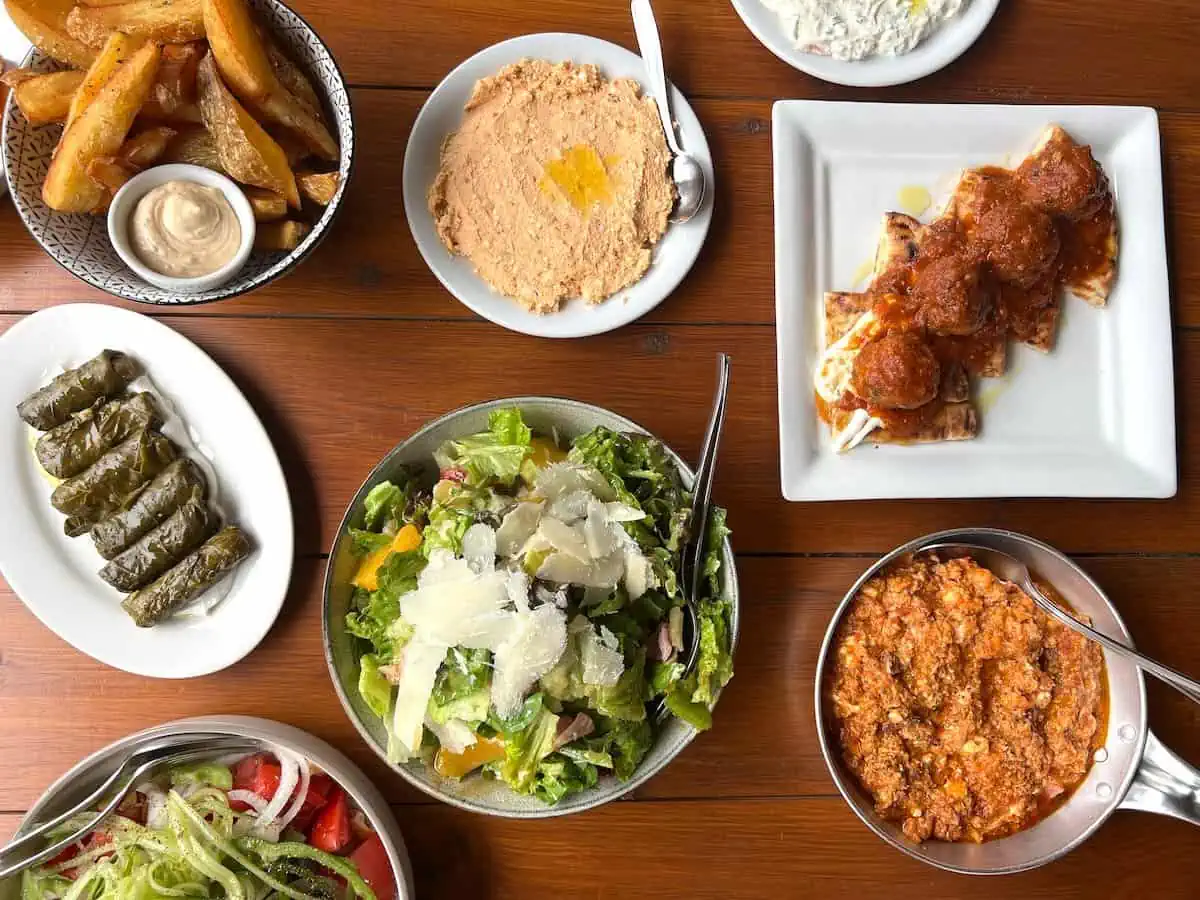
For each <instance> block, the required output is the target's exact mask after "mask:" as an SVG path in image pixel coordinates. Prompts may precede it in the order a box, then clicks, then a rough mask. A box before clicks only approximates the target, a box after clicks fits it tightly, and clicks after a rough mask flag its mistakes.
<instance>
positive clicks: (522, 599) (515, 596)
mask: <svg viewBox="0 0 1200 900" xmlns="http://www.w3.org/2000/svg"><path fill="white" fill-rule="evenodd" d="M504 590H505V591H506V592H507V593H508V599H509V601H510V602H511V603H512V605H513V606H515V607H516V608H517V612H527V611H528V610H529V576H528V575H526V574H525V573H524V572H522V571H521V570H520V569H514V570H513V571H511V572H509V573H508V579H507V580H506V581H505V582H504Z"/></svg>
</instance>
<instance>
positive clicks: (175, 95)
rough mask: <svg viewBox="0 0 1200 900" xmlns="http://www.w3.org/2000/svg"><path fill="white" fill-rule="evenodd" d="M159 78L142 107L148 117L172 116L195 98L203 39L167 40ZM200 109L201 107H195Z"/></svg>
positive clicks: (166, 118) (168, 117) (167, 117)
mask: <svg viewBox="0 0 1200 900" xmlns="http://www.w3.org/2000/svg"><path fill="white" fill-rule="evenodd" d="M162 54H163V55H162V63H161V64H160V65H159V67H158V80H157V81H155V82H154V87H153V88H151V90H150V99H149V100H148V101H146V105H145V106H144V107H143V108H142V115H143V116H145V117H146V118H147V119H155V120H158V121H164V120H169V119H171V118H172V117H174V116H176V115H177V114H178V113H179V112H180V110H183V109H185V108H186V107H187V106H189V105H191V104H195V102H196V69H197V68H199V66H200V60H201V59H203V58H204V42H203V41H190V42H188V43H186V44H164V45H163V50H162ZM196 111H197V113H198V112H199V110H198V109H197V110H196Z"/></svg>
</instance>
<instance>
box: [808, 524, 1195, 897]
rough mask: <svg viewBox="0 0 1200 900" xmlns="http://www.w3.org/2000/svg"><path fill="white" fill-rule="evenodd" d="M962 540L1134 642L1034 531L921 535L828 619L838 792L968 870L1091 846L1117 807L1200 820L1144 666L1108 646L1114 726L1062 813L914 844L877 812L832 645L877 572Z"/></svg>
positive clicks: (894, 838)
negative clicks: (841, 727) (1003, 556)
mask: <svg viewBox="0 0 1200 900" xmlns="http://www.w3.org/2000/svg"><path fill="white" fill-rule="evenodd" d="M948 541H959V542H963V543H972V544H979V545H982V546H985V547H992V548H994V549H996V550H1000V551H1003V552H1005V553H1009V554H1011V555H1013V556H1015V557H1017V558H1018V559H1020V560H1021V561H1022V562H1024V563H1025V564H1026V566H1028V567H1029V569H1030V571H1031V572H1034V573H1036V574H1037V575H1038V576H1039V577H1040V578H1042V579H1044V580H1045V581H1046V582H1048V583H1049V584H1050V585H1052V586H1053V587H1054V589H1055V590H1056V591H1057V592H1058V593H1059V594H1061V595H1062V597H1063V598H1064V599H1065V600H1066V601H1067V602H1068V603H1070V604H1071V605H1072V606H1073V607H1074V608H1075V609H1076V610H1078V611H1080V612H1082V613H1085V614H1086V615H1088V616H1090V617H1091V619H1092V624H1093V625H1094V626H1095V627H1096V628H1097V629H1098V630H1100V631H1102V632H1104V633H1105V634H1107V635H1108V636H1110V637H1113V638H1116V639H1118V640H1121V641H1123V642H1125V643H1127V644H1132V639H1131V638H1130V635H1129V631H1128V630H1127V629H1126V628H1125V623H1124V622H1122V621H1121V617H1120V616H1119V615H1118V614H1117V611H1116V609H1115V608H1114V607H1113V605H1112V603H1111V601H1109V599H1108V597H1106V596H1105V594H1104V592H1103V591H1102V590H1101V589H1100V587H1099V585H1097V584H1096V583H1095V582H1094V581H1092V579H1091V578H1089V577H1088V575H1087V573H1085V572H1084V571H1083V570H1082V569H1080V568H1079V567H1078V566H1077V565H1075V563H1073V562H1071V560H1069V559H1068V558H1067V557H1066V556H1064V555H1063V554H1061V553H1059V552H1058V551H1057V550H1055V549H1053V548H1052V547H1048V546H1047V545H1045V544H1043V543H1041V542H1040V541H1036V540H1034V539H1033V538H1030V537H1026V536H1025V535H1021V534H1017V533H1015V532H1012V531H1001V530H997V529H991V528H960V529H955V530H953V531H943V532H940V533H938V534H931V535H928V536H926V537H922V538H918V539H917V540H915V541H911V542H909V543H907V544H905V545H904V546H903V547H899V548H897V549H896V550H893V551H892V552H891V553H889V554H888V555H887V556H885V557H883V558H882V559H881V560H879V561H878V562H877V563H875V564H874V565H873V566H871V568H869V569H868V570H867V571H866V572H864V573H863V575H862V577H861V578H859V579H858V581H857V582H855V584H854V586H853V587H852V588H850V590H849V591H848V592H847V594H846V596H845V597H844V598H843V600H842V602H841V604H839V606H838V608H837V611H836V612H835V613H834V615H833V619H832V621H831V622H830V623H829V629H828V631H827V632H826V634H825V640H824V642H823V643H822V644H821V655H820V657H819V658H818V660H817V677H816V704H815V709H816V714H817V734H818V735H819V737H820V741H821V752H822V754H824V756H825V763H826V764H827V765H828V766H829V771H830V774H832V775H833V780H834V782H835V783H836V784H837V787H838V790H839V791H841V793H842V796H843V797H845V799H846V802H847V803H849V804H850V807H851V808H852V809H853V810H854V812H855V813H856V814H857V815H858V817H859V818H860V819H862V820H863V822H864V823H865V824H866V825H867V827H868V828H870V829H871V830H872V831H874V832H875V833H876V834H877V835H879V836H880V837H881V838H883V839H884V840H885V841H887V842H888V843H889V844H891V845H892V846H893V847H895V848H896V849H898V850H901V851H903V852H904V853H907V854H908V855H909V856H912V857H914V858H915V859H919V860H921V861H922V862H926V863H929V864H930V865H933V866H937V867H938V868H940V869H946V870H948V871H951V872H960V873H963V874H968V875H1005V874H1011V873H1014V872H1022V871H1025V870H1026V869H1033V868H1036V867H1037V866H1043V865H1045V864H1046V863H1048V862H1050V861H1052V860H1055V859H1058V858H1059V857H1060V856H1063V855H1064V854H1066V853H1069V852H1070V851H1071V850H1073V849H1074V848H1076V847H1078V846H1079V845H1080V844H1081V843H1083V842H1084V841H1085V840H1087V838H1088V837H1089V836H1091V834H1092V833H1093V832H1095V831H1096V829H1097V828H1099V827H1100V826H1101V825H1102V824H1104V821H1105V820H1106V819H1107V818H1108V817H1109V816H1110V815H1112V814H1113V813H1114V812H1116V811H1117V810H1118V809H1138V810H1143V811H1145V812H1154V813H1159V814H1161V815H1167V816H1174V817H1175V818H1179V819H1184V820H1185V821H1188V822H1191V823H1193V824H1195V825H1200V772H1197V771H1196V770H1195V769H1194V768H1192V767H1191V766H1190V765H1188V764H1187V763H1185V762H1184V761H1183V760H1181V759H1180V758H1179V757H1178V756H1176V755H1175V754H1174V753H1172V752H1171V751H1170V750H1168V749H1167V748H1166V747H1164V746H1163V745H1162V744H1161V743H1160V742H1159V740H1158V739H1157V738H1156V737H1155V736H1154V735H1153V734H1152V733H1151V732H1150V730H1149V728H1148V727H1147V725H1146V688H1145V683H1144V681H1143V678H1142V673H1141V672H1140V671H1139V670H1138V668H1137V667H1136V666H1134V665H1133V664H1132V663H1130V662H1128V661H1127V660H1125V659H1124V658H1122V657H1119V656H1117V655H1116V654H1113V653H1109V652H1107V651H1106V652H1105V654H1104V661H1105V666H1106V668H1107V670H1108V685H1109V716H1108V733H1107V736H1106V738H1105V741H1104V746H1103V748H1102V749H1101V750H1100V751H1099V752H1098V753H1097V755H1096V762H1095V763H1094V764H1093V766H1092V768H1091V771H1090V772H1089V773H1088V776H1087V778H1086V780H1085V781H1084V783H1083V784H1082V785H1080V786H1079V788H1078V789H1077V790H1076V791H1075V792H1074V793H1073V794H1072V795H1071V797H1070V799H1069V800H1068V801H1067V802H1066V803H1065V804H1064V805H1063V806H1062V807H1061V808H1060V809H1058V810H1057V811H1056V812H1054V813H1053V814H1051V815H1050V816H1048V817H1046V818H1045V819H1043V820H1042V821H1041V822H1039V823H1038V824H1037V825H1034V826H1033V827H1032V828H1028V829H1026V830H1024V831H1022V832H1019V833H1017V834H1015V835H1012V836H1011V837H1006V838H1002V839H1000V840H996V841H990V842H988V843H985V844H951V843H945V842H941V841H926V842H925V843H923V844H914V843H912V842H911V841H909V840H907V839H906V838H905V837H904V836H903V835H902V834H901V832H900V829H899V828H898V827H897V826H895V825H893V824H892V823H890V822H885V821H883V820H882V819H881V818H880V817H879V816H877V815H876V814H875V810H874V806H873V804H872V802H871V798H870V797H869V796H868V795H867V794H866V792H865V791H863V790H862V788H861V787H860V786H859V784H858V782H857V780H856V779H855V778H854V776H853V775H852V774H851V773H850V772H849V770H848V769H846V768H845V766H844V765H843V763H842V759H841V751H840V747H839V746H838V738H837V725H836V723H835V722H834V720H833V710H832V704H831V703H830V702H829V697H828V695H827V691H826V676H827V667H828V666H831V665H832V660H831V657H832V653H833V650H832V645H833V642H834V639H835V636H836V633H837V629H838V626H839V625H840V623H841V621H842V617H843V616H844V615H845V613H846V610H847V608H848V607H849V605H850V602H851V601H852V600H853V599H854V597H855V595H856V594H857V593H858V591H859V589H860V588H861V587H862V586H863V584H865V583H866V582H867V581H868V580H869V579H870V578H872V577H874V576H875V575H876V574H877V573H879V572H880V571H881V570H882V569H884V568H885V567H887V566H889V565H891V564H892V563H893V562H895V561H896V560H897V559H899V558H901V557H903V556H905V555H907V554H912V553H918V552H920V551H921V549H922V548H924V547H927V546H930V545H932V544H936V543H943V542H948Z"/></svg>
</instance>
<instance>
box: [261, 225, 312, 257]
mask: <svg viewBox="0 0 1200 900" xmlns="http://www.w3.org/2000/svg"><path fill="white" fill-rule="evenodd" d="M311 230H312V228H311V226H310V225H309V224H308V223H307V222H299V221H297V220H296V219H283V220H281V221H278V222H261V223H259V225H258V227H257V228H256V229H254V249H255V250H264V251H276V250H295V249H296V248H297V247H299V246H300V242H301V241H302V240H304V237H305V235H307V234H308V233H309V231H311Z"/></svg>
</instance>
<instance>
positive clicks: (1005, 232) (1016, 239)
mask: <svg viewBox="0 0 1200 900" xmlns="http://www.w3.org/2000/svg"><path fill="white" fill-rule="evenodd" d="M966 214H967V217H968V234H969V236H970V239H971V242H972V244H974V246H975V247H976V248H977V249H978V250H979V251H980V252H981V253H982V254H983V255H984V257H985V258H986V259H987V261H988V263H989V264H990V266H991V269H992V272H993V273H995V275H996V277H997V278H998V279H999V280H1000V281H1006V282H1009V283H1010V284H1016V285H1022V286H1024V285H1030V284H1033V283H1034V282H1035V281H1037V280H1038V279H1039V278H1041V277H1042V275H1044V274H1045V272H1046V271H1047V270H1048V269H1049V268H1050V267H1051V266H1053V265H1054V264H1055V262H1056V260H1057V259H1058V251H1059V247H1060V243H1059V237H1058V230H1057V229H1056V228H1055V227H1054V222H1053V220H1051V218H1050V216H1048V215H1047V214H1046V213H1045V212H1043V211H1042V210H1040V209H1038V208H1037V207H1036V206H1034V205H1033V204H1031V203H1027V202H1025V198H1024V197H1023V195H1022V194H1021V192H1020V191H1019V190H1018V189H1017V185H1016V183H1015V182H1014V180H1013V179H1012V178H1011V177H1010V176H1009V175H1008V173H1007V172H1006V173H1004V175H1002V176H1000V175H989V174H985V175H982V176H981V177H979V178H978V179H977V180H976V182H975V184H974V190H973V191H972V192H971V196H970V198H969V200H968V205H967V210H966Z"/></svg>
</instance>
